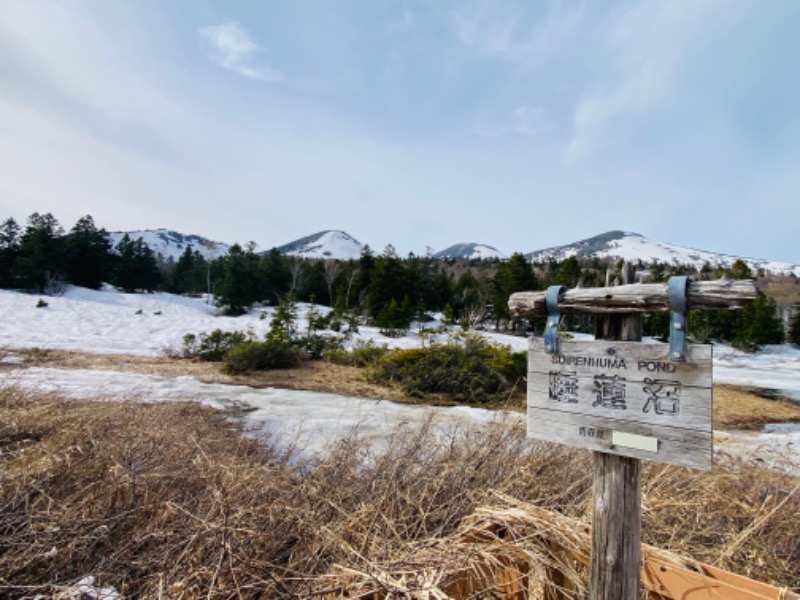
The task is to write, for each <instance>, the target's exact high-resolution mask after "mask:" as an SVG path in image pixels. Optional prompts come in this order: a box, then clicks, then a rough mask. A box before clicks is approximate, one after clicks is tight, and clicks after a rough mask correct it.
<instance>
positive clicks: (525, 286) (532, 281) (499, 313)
mask: <svg viewBox="0 0 800 600" xmlns="http://www.w3.org/2000/svg"><path fill="white" fill-rule="evenodd" d="M493 282H494V293H493V294H492V313H493V315H494V318H495V322H496V326H497V325H499V322H500V321H501V320H507V319H509V318H510V314H509V312H508V299H509V297H510V296H511V294H513V293H514V292H526V291H531V290H536V289H538V288H539V283H538V281H537V280H536V275H535V274H534V272H533V268H532V267H531V263H530V261H529V260H528V259H527V258H525V257H524V256H523V255H522V254H520V253H518V252H516V253H514V254H513V255H512V256H511V258H510V259H509V260H508V261H507V262H505V263H502V264H501V265H500V266H499V267H498V268H497V271H496V272H495V275H494V279H493Z"/></svg>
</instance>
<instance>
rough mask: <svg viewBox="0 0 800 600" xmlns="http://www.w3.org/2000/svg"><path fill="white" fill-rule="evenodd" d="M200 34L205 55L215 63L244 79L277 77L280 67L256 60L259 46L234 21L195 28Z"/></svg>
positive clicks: (271, 79)
mask: <svg viewBox="0 0 800 600" xmlns="http://www.w3.org/2000/svg"><path fill="white" fill-rule="evenodd" d="M198 33H199V34H200V37H201V38H202V40H203V41H204V42H205V44H206V45H207V46H208V48H209V56H210V57H211V59H212V60H213V61H214V62H216V63H217V64H218V65H220V66H221V67H223V68H225V69H229V70H231V71H234V72H236V73H239V75H242V76H243V77H247V78H248V79H258V80H260V81H280V80H281V79H283V75H282V74H281V73H280V71H277V70H275V69H273V68H272V67H269V66H267V65H264V64H262V63H260V62H259V60H258V59H259V55H260V54H261V53H263V49H262V48H261V47H260V46H259V45H258V44H256V43H255V42H254V41H253V39H252V38H251V37H250V34H249V33H248V32H247V31H246V30H245V29H244V28H243V27H242V26H241V25H240V24H239V23H237V22H236V21H225V22H224V23H222V24H220V25H209V26H207V27H201V28H200V29H198Z"/></svg>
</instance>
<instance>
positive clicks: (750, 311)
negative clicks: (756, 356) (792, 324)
mask: <svg viewBox="0 0 800 600" xmlns="http://www.w3.org/2000/svg"><path fill="white" fill-rule="evenodd" d="M737 317H738V318H737V322H736V326H735V329H734V332H733V335H732V339H731V341H732V342H733V344H734V345H735V346H737V347H739V348H742V349H744V350H748V351H755V350H758V349H759V348H760V347H761V346H763V345H765V344H781V343H783V341H784V339H785V332H784V330H783V321H782V320H781V318H780V316H779V315H778V307H777V304H776V302H775V300H774V299H773V298H770V297H769V296H767V295H766V294H764V293H763V292H761V291H759V292H758V295H757V296H756V299H755V300H753V301H752V302H750V303H748V304H746V305H745V306H744V307H743V308H742V309H741V310H740V311H738V314H737Z"/></svg>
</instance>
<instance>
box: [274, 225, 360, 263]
mask: <svg viewBox="0 0 800 600" xmlns="http://www.w3.org/2000/svg"><path fill="white" fill-rule="evenodd" d="M287 245H291V244H287ZM363 249H364V246H363V245H362V244H361V242H359V241H358V240H356V239H355V238H353V237H351V236H350V235H348V234H347V233H345V232H344V231H325V232H323V233H322V234H320V235H319V236H318V237H315V238H314V239H313V240H310V241H308V242H307V243H305V244H304V245H303V246H301V247H298V248H294V249H293V250H289V251H287V252H286V254H288V255H290V256H300V257H303V258H320V259H325V258H331V259H333V258H335V259H339V260H350V259H356V258H358V257H360V256H361V251H362V250H363Z"/></svg>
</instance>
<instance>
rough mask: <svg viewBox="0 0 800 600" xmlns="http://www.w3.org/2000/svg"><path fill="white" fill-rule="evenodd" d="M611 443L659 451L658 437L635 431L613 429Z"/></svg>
mask: <svg viewBox="0 0 800 600" xmlns="http://www.w3.org/2000/svg"><path fill="white" fill-rule="evenodd" d="M611 444H612V445H614V446H623V447H625V448H635V449H637V450H644V451H646V452H658V438H654V437H649V436H646V435H636V434H635V433H625V432H624V431H612V432H611Z"/></svg>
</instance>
